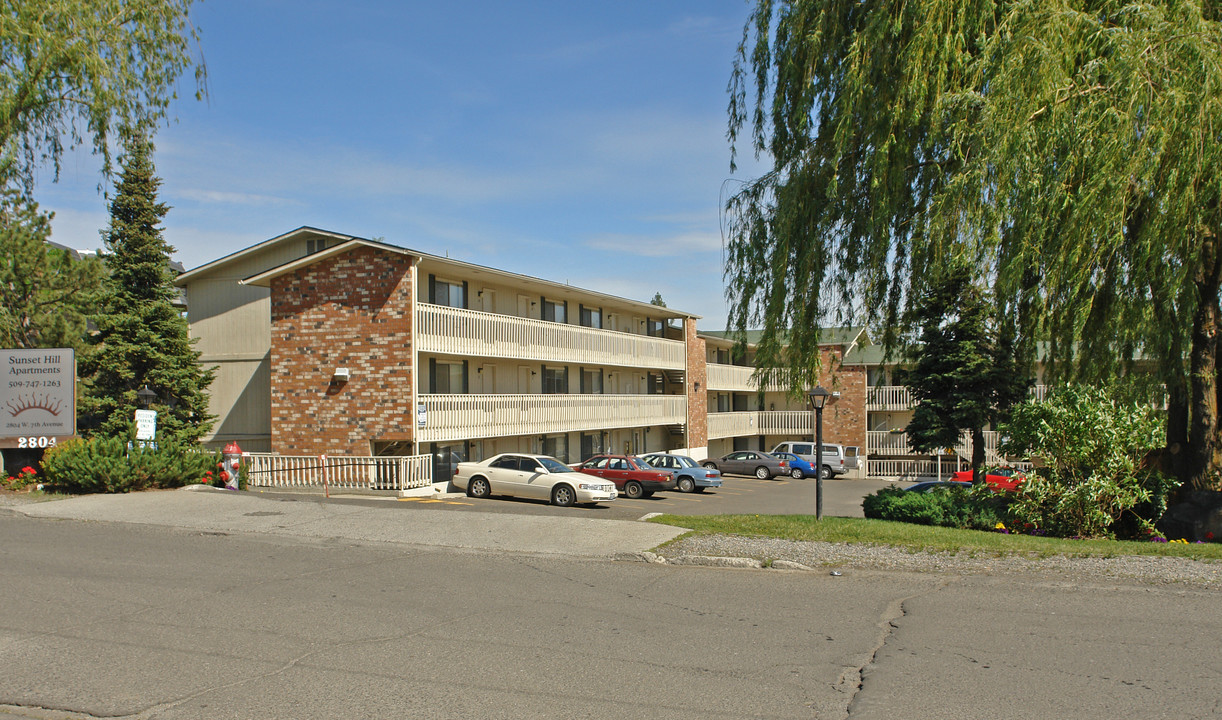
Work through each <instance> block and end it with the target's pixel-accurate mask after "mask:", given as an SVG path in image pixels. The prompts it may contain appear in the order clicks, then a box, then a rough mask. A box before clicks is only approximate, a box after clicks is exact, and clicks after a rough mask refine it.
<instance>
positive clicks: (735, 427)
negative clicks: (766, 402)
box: [709, 410, 814, 440]
mask: <svg viewBox="0 0 1222 720" xmlns="http://www.w3.org/2000/svg"><path fill="white" fill-rule="evenodd" d="M813 420H814V418H813V417H812V415H811V413H810V411H806V410H783V411H782V410H776V411H771V410H764V411H759V412H726V413H709V439H710V440H716V439H718V438H728V437H742V436H744V435H806V436H809V435H810V434H811V427H812V425H811V423H812V422H813Z"/></svg>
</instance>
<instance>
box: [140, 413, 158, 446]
mask: <svg viewBox="0 0 1222 720" xmlns="http://www.w3.org/2000/svg"><path fill="white" fill-rule="evenodd" d="M136 439H137V440H156V439H157V411H156V410H137V411H136Z"/></svg>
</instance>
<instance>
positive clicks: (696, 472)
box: [641, 453, 721, 492]
mask: <svg viewBox="0 0 1222 720" xmlns="http://www.w3.org/2000/svg"><path fill="white" fill-rule="evenodd" d="M641 459H642V460H644V461H645V462H647V463H649V464H650V466H652V467H656V468H658V469H659V470H669V471H670V472H671V474H672V475H674V476H675V483H676V486H677V488H678V490H679V492H693V491H694V492H704V490H705V488H711V487H721V471H720V470H716V469H713V468H703V467H700V464H699V463H697V462H696V461H695V460H693V459H691V458H689V457H686V456H684V455H670V454H668V453H650V454H648V455H642V456H641Z"/></svg>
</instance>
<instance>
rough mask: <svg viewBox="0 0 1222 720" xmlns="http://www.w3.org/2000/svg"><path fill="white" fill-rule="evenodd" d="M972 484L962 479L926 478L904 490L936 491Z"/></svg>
mask: <svg viewBox="0 0 1222 720" xmlns="http://www.w3.org/2000/svg"><path fill="white" fill-rule="evenodd" d="M971 486H972V484H971V483H970V482H962V481H960V480H925V481H922V482H919V483H913V484H912V485H909V486H908V487H906V488H904V490H906V491H908V492H919V493H927V492H935V491H937V490H939V489H942V488H957V487H959V488H970V487H971Z"/></svg>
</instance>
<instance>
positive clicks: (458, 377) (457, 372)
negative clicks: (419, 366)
mask: <svg viewBox="0 0 1222 720" xmlns="http://www.w3.org/2000/svg"><path fill="white" fill-rule="evenodd" d="M429 392H430V393H435V394H440V395H459V394H464V395H465V394H466V393H467V361H466V360H464V361H462V362H439V361H438V360H436V359H430V360H429Z"/></svg>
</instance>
